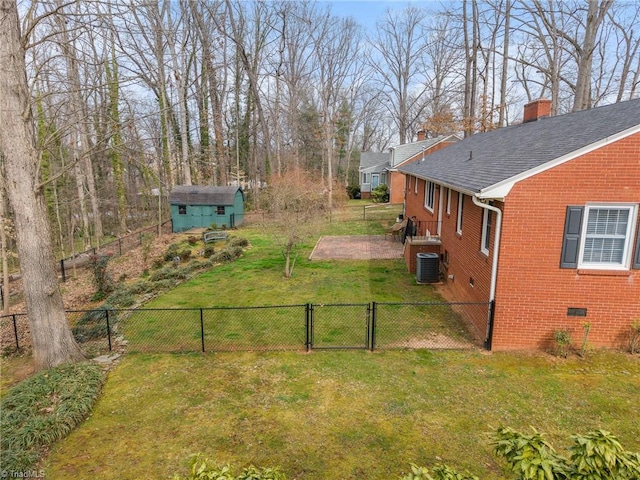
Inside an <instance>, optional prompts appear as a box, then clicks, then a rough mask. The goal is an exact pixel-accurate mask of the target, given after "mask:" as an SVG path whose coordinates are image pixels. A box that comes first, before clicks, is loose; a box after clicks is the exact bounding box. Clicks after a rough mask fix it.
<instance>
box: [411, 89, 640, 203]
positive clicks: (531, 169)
mask: <svg viewBox="0 0 640 480" xmlns="http://www.w3.org/2000/svg"><path fill="white" fill-rule="evenodd" d="M637 132H640V99H635V100H629V101H626V102H621V103H616V104H612V105H607V106H603V107H597V108H592V109H590V110H583V111H579V112H574V113H569V114H566V115H560V116H556V117H547V118H542V119H539V120H537V121H534V122H529V123H524V124H520V125H515V126H511V127H504V128H499V129H497V130H493V131H491V132H487V133H478V134H476V135H473V136H471V137H469V138H466V139H464V140H462V141H460V142H457V143H455V144H453V145H451V146H449V147H447V148H444V149H442V150H439V151H437V152H434V153H432V154H431V155H429V156H428V157H427V158H426V159H425V161H424V162H415V163H412V164H409V165H406V166H403V167H400V171H402V172H404V173H407V174H410V175H414V176H417V177H420V178H424V179H428V180H432V181H434V182H436V183H441V184H444V185H447V186H451V187H453V188H456V189H458V190H460V191H463V192H469V193H473V194H478V195H479V196H481V197H486V198H500V197H501V196H502V197H504V196H505V195H506V194H507V193H508V191H509V189H510V188H511V186H513V184H514V183H515V182H516V181H519V180H522V179H524V178H528V177H529V176H531V175H535V174H536V173H539V172H542V171H544V170H546V169H548V168H553V167H554V166H556V165H559V164H561V163H563V162H565V161H568V160H571V159H572V158H576V157H577V156H579V155H583V154H585V153H588V152H589V151H592V150H594V149H596V148H600V147H602V146H604V145H606V144H607V143H610V142H613V141H616V140H618V139H620V138H624V137H626V136H628V135H632V134H634V133H637Z"/></svg>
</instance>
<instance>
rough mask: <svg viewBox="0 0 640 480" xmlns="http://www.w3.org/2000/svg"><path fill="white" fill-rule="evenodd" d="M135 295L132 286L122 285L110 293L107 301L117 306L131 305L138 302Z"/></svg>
mask: <svg viewBox="0 0 640 480" xmlns="http://www.w3.org/2000/svg"><path fill="white" fill-rule="evenodd" d="M133 295H134V293H133V292H132V289H131V288H130V287H126V286H121V287H118V288H117V289H116V290H115V291H114V292H113V293H112V294H111V295H109V296H108V297H107V300H106V301H107V302H108V303H109V304H111V305H113V306H115V307H130V306H131V305H133V304H134V303H136V299H135V297H134V296H133Z"/></svg>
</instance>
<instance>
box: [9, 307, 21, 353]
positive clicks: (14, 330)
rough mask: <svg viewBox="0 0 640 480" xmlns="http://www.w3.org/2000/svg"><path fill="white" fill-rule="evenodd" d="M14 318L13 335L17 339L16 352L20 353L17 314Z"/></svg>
mask: <svg viewBox="0 0 640 480" xmlns="http://www.w3.org/2000/svg"><path fill="white" fill-rule="evenodd" d="M11 316H12V317H13V335H14V336H15V337H16V351H20V341H19V340H18V325H17V324H16V314H15V313H14V314H13V315H11Z"/></svg>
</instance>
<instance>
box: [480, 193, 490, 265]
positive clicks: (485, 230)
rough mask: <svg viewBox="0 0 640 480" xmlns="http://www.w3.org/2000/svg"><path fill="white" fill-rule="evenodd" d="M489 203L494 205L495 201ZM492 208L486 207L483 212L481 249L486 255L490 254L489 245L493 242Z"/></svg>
mask: <svg viewBox="0 0 640 480" xmlns="http://www.w3.org/2000/svg"><path fill="white" fill-rule="evenodd" d="M489 205H493V202H489ZM491 213H492V212H491V210H489V209H488V208H485V209H484V212H483V214H482V239H481V241H480V251H481V252H482V253H484V254H485V255H489V245H490V242H491V217H492V215H491Z"/></svg>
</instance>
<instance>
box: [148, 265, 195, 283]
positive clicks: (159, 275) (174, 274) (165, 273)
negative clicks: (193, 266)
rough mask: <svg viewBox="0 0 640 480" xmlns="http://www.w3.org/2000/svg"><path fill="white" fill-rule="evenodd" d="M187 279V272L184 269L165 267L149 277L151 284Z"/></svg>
mask: <svg viewBox="0 0 640 480" xmlns="http://www.w3.org/2000/svg"><path fill="white" fill-rule="evenodd" d="M188 277H189V272H188V271H187V270H186V269H185V268H184V267H174V266H166V267H163V268H161V269H160V270H156V271H155V272H153V273H152V274H151V275H149V280H150V281H152V282H157V281H158V280H167V279H173V280H184V279H186V278H188Z"/></svg>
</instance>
